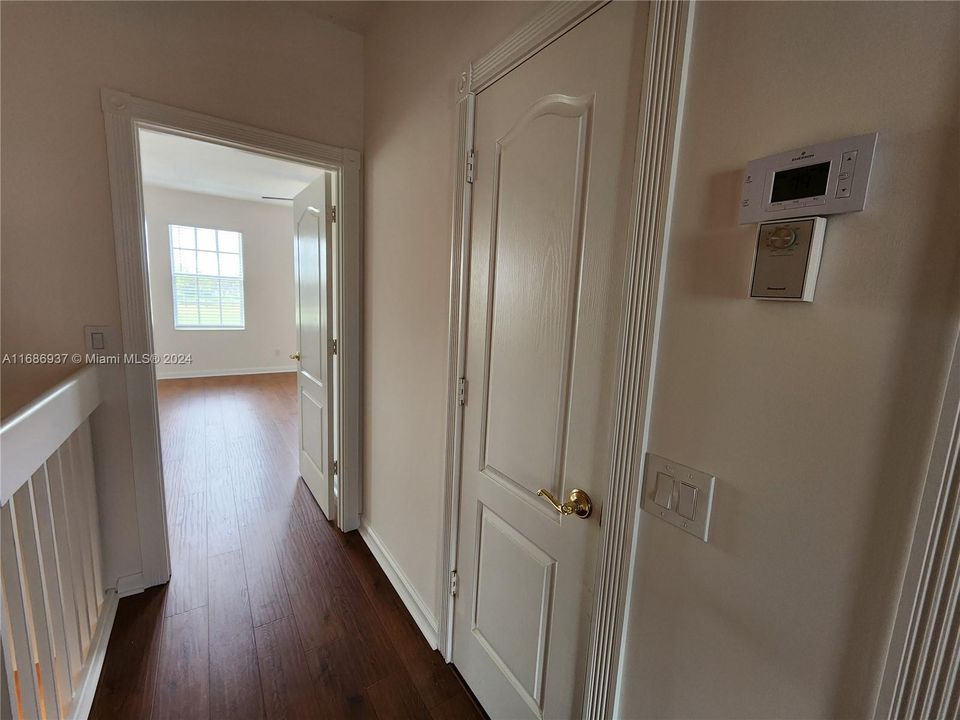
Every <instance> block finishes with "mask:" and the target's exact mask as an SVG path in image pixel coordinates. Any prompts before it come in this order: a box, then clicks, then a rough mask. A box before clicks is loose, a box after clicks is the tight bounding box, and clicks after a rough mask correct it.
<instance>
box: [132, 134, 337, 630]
mask: <svg viewBox="0 0 960 720" xmlns="http://www.w3.org/2000/svg"><path fill="white" fill-rule="evenodd" d="M138 139H139V151H140V169H141V175H140V177H141V184H142V188H141V192H142V197H143V209H144V225H145V229H146V241H147V260H148V262H147V267H148V280H149V292H150V309H151V313H150V316H151V318H152V333H153V343H152V345H153V355H154V363H155V373H156V377H157V398H158V412H159V422H160V440H161V458H162V467H163V477H164V490H165V492H164V496H165V499H166V511H167V524H168V529H169V533H170V563H171V574H172V576H171V580H170V584H169V589H168V593H167V598H166V613H167V615H171V616H172V615H177V614H180V613H183V612H189V611H191V610H193V609H195V608H199V607H203V606H204V605H206V600H207V599H206V594H207V588H208V585H209V578H208V573H207V568H208V558H216V557H218V556H220V555H222V554H226V553H238V558H239V562H240V563H242V565H243V567H244V568H245V570H246V573H247V575H248V576H251V575H257V574H259V572H260V571H258V570H257V568H258V567H259V566H260V564H262V561H263V560H264V558H263V557H261V556H262V554H263V552H262V547H265V546H271V545H272V544H273V541H274V538H273V537H272V536H270V533H271V530H273V529H276V528H277V527H283V526H288V525H290V524H291V523H292V522H293V520H292V519H291V518H294V517H295V518H298V519H300V520H303V519H305V518H306V519H309V520H311V521H316V520H319V519H320V518H321V517H324V518H326V519H328V520H331V521H334V520H335V519H336V510H337V502H336V496H337V488H336V486H335V481H336V475H335V473H333V472H331V471H332V470H333V464H334V463H335V462H336V461H337V457H336V448H337V446H338V442H337V435H336V432H337V429H338V428H337V423H336V398H335V389H336V387H337V382H336V367H335V359H336V358H335V356H334V355H333V354H332V353H331V352H330V350H331V348H330V347H329V344H330V343H329V340H328V336H332V335H333V333H334V330H335V322H334V321H333V320H332V316H333V315H334V314H335V309H336V307H335V306H336V303H335V298H334V296H335V293H334V292H333V290H334V280H335V278H334V276H333V273H332V268H333V265H334V263H333V242H332V239H333V236H334V234H335V232H336V230H337V228H336V227H335V224H334V223H333V221H332V218H333V208H335V202H336V197H335V190H334V188H333V185H334V183H333V179H334V177H335V174H334V173H333V172H331V171H329V170H326V169H322V168H318V167H315V166H311V165H304V164H299V163H292V162H289V161H286V160H279V159H276V158H271V157H265V156H263V155H259V154H256V153H252V152H248V151H245V150H240V149H237V148H231V147H226V146H223V145H217V144H214V143H209V142H205V141H203V140H200V139H196V138H187V137H182V136H179V135H172V134H169V133H163V132H158V131H156V130H151V129H146V128H141V129H140V130H139V136H138ZM317 206H320V209H318V207H317ZM328 208H329V209H330V212H328V211H327V209H328ZM328 218H329V219H331V221H330V222H329V223H328V222H326V220H327V219H328ZM328 296H329V297H328ZM264 533H266V535H267V536H264ZM255 547H256V548H257V549H256V550H254V548H255ZM268 567H270V565H269V564H268ZM247 589H248V594H249V596H250V598H249V599H250V602H251V610H252V613H253V616H254V619H255V620H262V619H263V617H264V614H266V616H269V615H270V613H271V612H272V610H271V608H272V606H273V604H274V603H275V600H274V598H273V597H271V594H270V593H269V590H268V589H267V588H266V587H265V586H264V585H263V584H262V583H255V582H248V583H247Z"/></svg>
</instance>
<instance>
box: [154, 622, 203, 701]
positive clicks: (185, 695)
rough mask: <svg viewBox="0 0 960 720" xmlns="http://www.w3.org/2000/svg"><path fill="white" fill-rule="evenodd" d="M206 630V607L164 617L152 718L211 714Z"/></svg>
mask: <svg viewBox="0 0 960 720" xmlns="http://www.w3.org/2000/svg"><path fill="white" fill-rule="evenodd" d="M207 633H208V630H207V608H205V607H201V608H197V609H195V610H190V611H189V612H185V613H181V614H179V615H174V616H173V617H168V618H167V619H166V620H165V621H164V623H163V639H162V641H161V653H160V664H159V667H158V669H157V690H156V696H155V697H154V701H153V716H152V717H153V720H168V719H169V720H183V718H191V720H206V718H209V717H210V704H209V694H208V691H209V682H208V681H209V662H210V661H209V654H208V647H207Z"/></svg>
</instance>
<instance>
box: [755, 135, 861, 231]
mask: <svg viewBox="0 0 960 720" xmlns="http://www.w3.org/2000/svg"><path fill="white" fill-rule="evenodd" d="M876 145H877V133H871V134H869V135H858V136H856V137H849V138H844V139H843V140H835V141H833V142H829V143H823V144H821V145H810V146H808V147H803V148H796V149H795V150H789V151H787V152H782V153H778V154H776V155H770V156H769V157H765V158H760V159H759V160H752V161H751V162H750V163H749V164H748V165H747V170H746V172H745V174H744V178H743V190H742V192H741V195H740V224H741V225H745V224H747V223H763V222H767V221H769V220H782V219H784V218H794V217H800V216H804V215H834V214H836V213H848V212H857V211H859V210H863V205H864V202H865V201H866V197H867V183H868V181H869V179H870V170H871V168H872V166H873V152H874V149H875V148H876Z"/></svg>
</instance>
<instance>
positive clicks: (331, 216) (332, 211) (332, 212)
mask: <svg viewBox="0 0 960 720" xmlns="http://www.w3.org/2000/svg"><path fill="white" fill-rule="evenodd" d="M336 221H337V206H336V205H331V206H330V207H328V208H327V222H336Z"/></svg>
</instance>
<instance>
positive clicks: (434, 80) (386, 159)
mask: <svg viewBox="0 0 960 720" xmlns="http://www.w3.org/2000/svg"><path fill="white" fill-rule="evenodd" d="M538 9H539V5H538V4H535V3H512V4H511V3H389V4H388V5H387V7H386V8H385V9H384V11H383V14H382V15H381V16H379V17H378V19H377V22H376V24H375V25H374V27H373V28H372V29H371V31H370V33H369V34H368V35H367V37H366V39H365V41H366V56H365V66H366V101H365V115H366V124H365V137H364V142H365V147H366V159H365V166H366V173H365V182H366V189H365V202H366V214H365V220H366V227H365V247H364V252H365V261H364V272H365V278H364V284H365V291H364V343H365V347H364V354H365V366H364V383H365V386H364V393H365V400H364V442H365V447H364V483H365V484H364V510H363V522H365V523H366V524H367V525H368V526H369V527H370V528H371V529H372V530H373V531H374V532H375V533H376V534H377V536H378V537H379V538H380V539H381V540H382V541H383V543H384V545H385V546H386V548H387V550H388V551H389V552H390V553H391V554H392V555H393V556H394V558H395V559H396V561H397V563H398V564H399V566H400V570H401V571H402V572H403V573H404V574H405V575H406V577H407V579H408V580H409V582H410V583H411V584H412V586H413V587H414V590H415V592H416V593H417V594H418V595H419V596H420V599H421V600H422V601H423V603H424V605H425V606H426V607H427V608H428V611H429V612H430V613H432V614H433V615H434V619H436V614H437V610H438V602H439V596H438V592H439V590H438V584H437V580H438V573H439V550H440V532H441V531H440V524H441V512H442V507H441V505H442V495H443V449H444V419H445V418H444V403H445V400H446V396H445V389H446V353H447V311H448V306H449V279H450V234H451V222H452V214H451V213H452V208H453V194H452V188H453V173H454V155H453V153H454V147H455V144H456V107H455V104H454V103H455V100H456V82H457V78H458V76H459V74H460V72H461V71H463V70H465V69H466V67H467V64H468V62H469V61H470V60H471V59H474V58H476V57H479V56H480V55H481V54H483V53H484V52H486V51H487V50H488V49H490V47H492V46H493V45H495V44H496V43H497V42H499V40H500V39H501V38H502V37H504V36H506V35H507V34H508V33H509V32H511V31H512V30H513V29H515V28H516V27H517V26H519V25H520V24H521V23H522V22H523V21H524V20H525V19H526V18H528V17H530V16H531V15H532V14H534V13H536V12H537V11H538Z"/></svg>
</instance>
